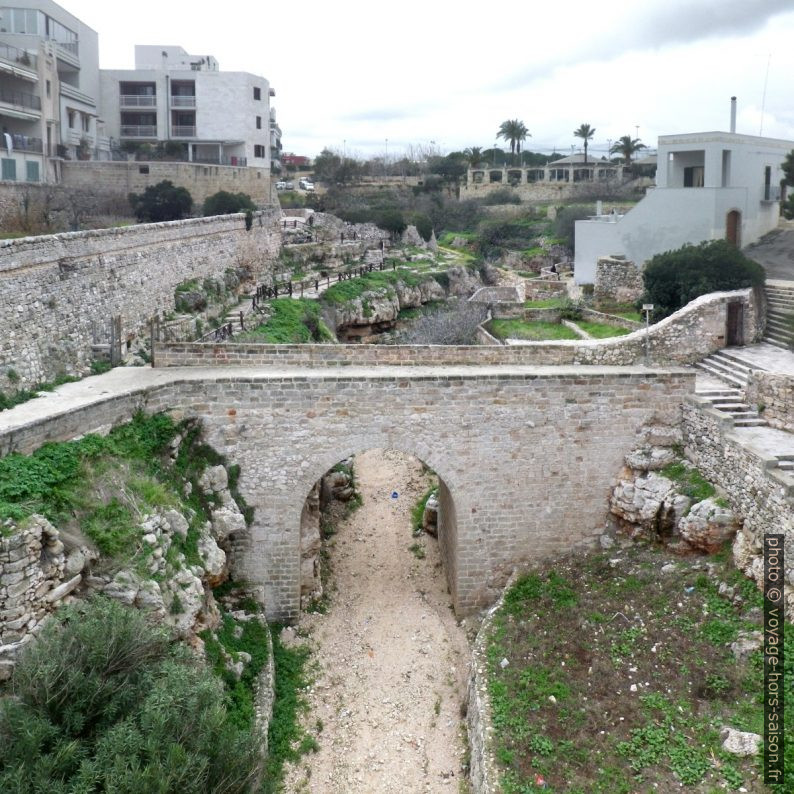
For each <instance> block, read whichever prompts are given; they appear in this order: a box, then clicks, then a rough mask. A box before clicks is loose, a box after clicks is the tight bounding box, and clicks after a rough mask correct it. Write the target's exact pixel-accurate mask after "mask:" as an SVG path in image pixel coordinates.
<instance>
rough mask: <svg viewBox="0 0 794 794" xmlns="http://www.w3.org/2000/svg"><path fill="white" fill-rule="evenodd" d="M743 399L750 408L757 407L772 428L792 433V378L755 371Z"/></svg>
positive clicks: (793, 404)
mask: <svg viewBox="0 0 794 794" xmlns="http://www.w3.org/2000/svg"><path fill="white" fill-rule="evenodd" d="M745 399H746V400H747V402H748V403H749V404H750V405H751V406H759V409H758V410H759V412H761V414H762V416H763V417H764V419H766V421H767V422H769V424H770V425H771V426H772V427H777V428H779V429H780V430H787V431H788V432H789V433H794V376H792V375H784V374H782V373H779V372H764V371H763V370H759V369H755V370H753V371H752V372H751V373H750V379H749V381H748V383H747V387H746V389H745ZM760 406H763V408H761V407H760Z"/></svg>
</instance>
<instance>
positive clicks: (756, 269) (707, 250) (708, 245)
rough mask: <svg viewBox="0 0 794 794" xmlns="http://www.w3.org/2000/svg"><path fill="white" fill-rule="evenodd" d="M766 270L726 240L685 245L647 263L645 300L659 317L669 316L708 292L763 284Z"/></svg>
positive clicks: (644, 277)
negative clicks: (651, 305)
mask: <svg viewBox="0 0 794 794" xmlns="http://www.w3.org/2000/svg"><path fill="white" fill-rule="evenodd" d="M764 278H765V276H764V270H763V268H762V267H761V265H759V264H758V263H757V262H754V261H753V260H752V259H748V258H747V257H746V256H745V255H744V254H743V253H742V252H741V251H739V249H737V248H735V247H734V246H733V245H731V244H730V243H729V242H728V241H727V240H714V241H712V242H703V243H700V244H699V245H685V246H684V247H683V248H679V249H677V250H675V251H667V252H665V253H663V254H657V255H656V256H654V257H653V258H652V259H651V260H650V261H649V262H648V264H647V265H646V266H645V270H644V272H643V281H644V283H645V294H644V296H643V299H642V300H643V302H647V303H653V304H654V306H655V313H656V316H657V318H662V317H667V316H668V315H670V314H672V313H673V312H675V311H677V310H678V309H680V308H681V307H682V306H686V304H687V303H689V302H690V301H691V300H694V299H695V298H697V297H698V296H700V295H706V294H708V293H709V292H718V291H720V290H733V289H742V288H744V287H755V286H760V285H762V284H763V283H764Z"/></svg>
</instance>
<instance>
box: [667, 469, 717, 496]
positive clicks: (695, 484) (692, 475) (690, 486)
mask: <svg viewBox="0 0 794 794" xmlns="http://www.w3.org/2000/svg"><path fill="white" fill-rule="evenodd" d="M661 474H662V476H664V477H667V479H668V480H672V481H673V482H674V483H676V484H677V485H678V490H679V491H680V492H681V493H683V494H685V495H686V496H688V497H689V498H690V499H692V500H694V501H695V502H702V501H703V500H704V499H708V498H709V497H711V496H714V494H715V493H716V491H715V490H714V486H713V485H712V484H711V483H710V482H708V480H706V478H705V477H704V476H703V475H702V474H701V473H700V472H699V471H698V470H697V469H696V468H694V467H693V466H686V465H685V464H684V463H682V462H678V463H669V464H668V465H667V466H665V467H664V468H663V469H662V470H661Z"/></svg>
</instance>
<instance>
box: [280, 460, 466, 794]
mask: <svg viewBox="0 0 794 794" xmlns="http://www.w3.org/2000/svg"><path fill="white" fill-rule="evenodd" d="M355 470H356V476H357V480H358V487H359V490H360V492H361V494H362V496H363V505H362V506H361V507H360V508H358V510H356V511H355V512H354V513H353V514H352V515H350V516H349V517H348V518H347V519H345V520H344V521H342V522H341V523H340V524H339V525H338V528H337V532H336V534H335V535H334V536H333V537H332V539H331V540H330V541H329V542H328V544H329V552H330V567H331V571H332V573H331V578H330V583H331V588H332V592H331V594H330V600H329V605H328V610H327V612H326V613H325V614H319V613H315V614H307V615H304V616H303V617H302V618H301V621H300V624H299V626H298V627H297V631H295V632H293V630H291V629H288V630H287V631H286V633H285V635H284V636H285V640H286V641H288V642H307V643H309V645H310V647H311V648H312V651H313V663H314V667H315V671H314V683H313V685H312V687H311V689H310V691H309V692H308V693H307V701H308V706H309V708H308V711H307V712H306V713H305V714H304V718H303V721H304V725H305V727H306V729H307V731H308V732H309V733H310V734H312V735H314V736H315V737H316V739H317V742H318V745H319V750H318V751H317V752H316V753H309V754H308V755H304V756H303V757H302V758H301V759H300V761H299V762H297V763H296V764H295V765H294V766H292V767H291V768H289V769H288V770H287V773H286V777H285V784H284V790H285V791H287V792H317V794H321V793H322V794H375V793H376V792H400V793H401V794H405V793H406V792H465V791H468V789H467V788H466V780H465V778H466V775H465V771H464V769H463V764H464V762H465V754H466V739H465V733H464V730H463V720H462V717H461V704H462V702H463V700H464V698H465V692H466V681H467V677H468V662H469V644H468V642H467V639H466V634H465V632H464V629H463V628H461V627H460V626H459V625H458V623H457V622H456V620H455V616H454V613H453V611H452V606H451V600H450V596H449V593H448V592H447V584H446V578H445V576H444V572H443V570H442V568H441V561H440V557H439V551H438V544H437V542H436V541H435V540H434V539H433V538H431V537H429V536H425V535H423V536H422V537H420V538H418V539H416V538H413V537H412V535H411V509H412V508H413V507H414V505H415V504H416V503H417V501H418V500H419V499H420V498H421V497H422V495H423V494H424V492H425V490H426V488H427V486H428V483H429V482H430V477H429V475H428V474H427V473H426V472H424V471H423V468H422V465H421V463H419V462H418V461H417V460H415V459H414V458H411V457H409V456H406V455H403V454H401V453H398V452H394V451H391V450H387V451H383V450H372V451H370V452H367V453H364V454H362V455H359V456H357V457H356V459H355ZM395 491H396V492H397V494H398V498H397V499H393V498H392V493H393V492H395ZM416 544H418V546H419V547H421V548H422V549H423V550H424V554H425V556H424V558H421V557H420V556H417V554H418V555H421V553H422V552H421V551H419V552H417V546H416ZM412 546H414V550H411V547H412Z"/></svg>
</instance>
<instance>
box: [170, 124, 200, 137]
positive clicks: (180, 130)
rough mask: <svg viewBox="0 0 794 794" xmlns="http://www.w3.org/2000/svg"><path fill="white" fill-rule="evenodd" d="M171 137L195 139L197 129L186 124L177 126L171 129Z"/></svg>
mask: <svg viewBox="0 0 794 794" xmlns="http://www.w3.org/2000/svg"><path fill="white" fill-rule="evenodd" d="M171 136H172V137H174V138H195V137H196V128H195V127H188V126H186V125H184V124H175V125H174V126H173V127H171Z"/></svg>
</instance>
